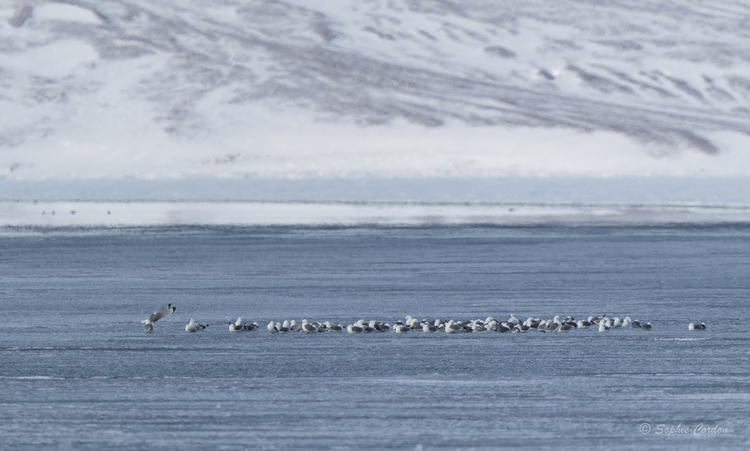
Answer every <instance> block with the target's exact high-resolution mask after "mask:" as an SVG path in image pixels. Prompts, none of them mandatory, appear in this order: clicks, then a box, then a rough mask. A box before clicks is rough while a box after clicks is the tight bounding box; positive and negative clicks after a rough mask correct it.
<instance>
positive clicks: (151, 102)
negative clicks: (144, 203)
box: [0, 1, 750, 180]
mask: <svg viewBox="0 0 750 451" xmlns="http://www.w3.org/2000/svg"><path fill="white" fill-rule="evenodd" d="M0 16H2V19H3V20H0V43H2V45H0V68H2V75H3V77H2V83H3V96H2V98H0V105H1V106H2V108H0V111H2V113H0V114H2V118H1V119H2V120H0V124H1V125H0V145H1V146H3V147H4V151H3V152H2V154H1V155H0V175H5V177H7V178H9V179H13V180H16V179H19V180H20V179H25V180H38V179H47V178H52V179H59V178H63V179H91V178H101V177H105V178H121V177H127V176H135V177H137V178H155V179H164V178H175V177H177V178H179V177H185V176H204V177H238V176H245V175H251V176H265V177H281V178H284V177H321V176H322V177H330V176H336V177H352V176H359V175H373V174H374V175H379V176H383V175H384V176H393V175H397V176H415V175H416V176H424V175H428V176H445V175H454V176H467V177H473V176H477V175H485V176H486V175H490V176H492V175H507V174H511V175H532V176H535V175H540V174H546V175H550V174H551V175H568V176H571V175H572V176H580V175H584V176H589V175H594V176H600V175H614V176H617V175H620V176H622V175H625V176H627V175H637V176H642V175H665V174H667V175H685V174H691V175H714V176H725V175H746V172H747V168H748V167H750V164H748V158H749V157H748V155H747V152H746V151H745V150H744V149H746V148H747V147H748V146H747V144H748V141H749V140H748V138H747V132H748V131H749V130H750V126H748V125H747V124H748V123H750V122H749V121H748V120H747V119H748V117H750V116H749V114H750V113H748V109H747V102H748V99H750V78H748V77H747V75H746V74H747V73H749V72H750V71H748V54H750V44H748V42H750V41H749V40H748V39H747V34H748V29H747V26H746V21H747V17H748V9H747V7H745V6H743V5H741V4H738V3H735V2H729V1H727V2H722V1H716V2H711V3H710V4H705V3H700V2H682V3H681V4H680V5H679V6H675V5H661V4H654V3H653V2H647V1H643V2H636V3H635V4H634V3H632V2H631V3H627V4H623V3H619V2H607V3H595V2H587V1H565V2H556V3H549V2H511V3H508V2H504V3H502V4H497V3H496V2H483V1H475V2H411V1H401V2H398V1H389V2H386V1H373V2H368V3H364V4H363V3H361V2H347V1H338V2H326V4H325V5H323V6H321V5H319V4H318V3H315V2H302V1H291V2H276V1H265V2H249V3H248V2H232V1H220V2H213V3H212V4H211V6H210V7H208V6H206V5H205V4H204V3H202V2H182V3H181V4H180V5H178V6H176V5H174V4H172V3H171V2H147V1H97V2H90V1H75V2H67V3H43V4H42V3H33V2H19V3H17V4H15V5H12V4H8V5H5V6H3V7H2V8H0Z"/></svg>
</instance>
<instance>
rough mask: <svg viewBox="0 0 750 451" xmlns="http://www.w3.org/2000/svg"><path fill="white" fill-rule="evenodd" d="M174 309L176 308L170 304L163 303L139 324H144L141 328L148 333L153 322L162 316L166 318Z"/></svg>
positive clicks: (151, 328) (152, 327)
mask: <svg viewBox="0 0 750 451" xmlns="http://www.w3.org/2000/svg"><path fill="white" fill-rule="evenodd" d="M175 310H177V307H172V304H167V305H165V306H164V307H162V308H160V309H159V310H157V311H155V312H154V313H152V314H151V316H149V317H148V318H146V319H144V320H143V321H141V324H144V326H143V329H144V330H145V331H146V332H148V333H150V332H153V331H154V323H155V322H157V321H159V320H160V319H162V318H166V317H167V316H169V315H171V314H172V313H174V311H175Z"/></svg>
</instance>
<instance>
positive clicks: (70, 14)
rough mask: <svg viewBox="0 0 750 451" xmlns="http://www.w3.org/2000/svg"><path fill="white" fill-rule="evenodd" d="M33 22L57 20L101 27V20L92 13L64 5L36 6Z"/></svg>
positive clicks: (84, 9) (78, 7)
mask: <svg viewBox="0 0 750 451" xmlns="http://www.w3.org/2000/svg"><path fill="white" fill-rule="evenodd" d="M32 20H34V21H46V20H59V21H66V22H80V23H85V24H92V25H101V24H102V20H101V18H99V16H97V15H96V14H95V13H94V12H93V11H91V10H90V9H86V8H81V7H80V6H75V5H68V4H65V3H50V4H46V5H41V6H37V7H35V8H34V12H33V14H32Z"/></svg>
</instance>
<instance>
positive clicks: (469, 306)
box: [0, 225, 750, 450]
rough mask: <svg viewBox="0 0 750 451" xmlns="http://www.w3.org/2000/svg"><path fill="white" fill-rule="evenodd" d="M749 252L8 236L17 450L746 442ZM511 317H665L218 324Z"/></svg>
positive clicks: (640, 238)
mask: <svg viewBox="0 0 750 451" xmlns="http://www.w3.org/2000/svg"><path fill="white" fill-rule="evenodd" d="M749 251H750V227H747V226H742V225H738V226H688V225H684V226H679V227H677V226H674V227H669V226H664V227H551V226H549V227H548V226H535V227H424V228H291V227H287V228H284V227H281V228H279V227H274V228H257V227H256V228H231V227H215V228H134V229H117V230H108V229H87V228H84V229H5V230H4V233H2V234H0V278H1V280H2V284H1V285H0V290H2V291H1V293H2V294H1V297H0V302H1V303H2V307H3V327H2V328H0V356H1V358H2V362H3V364H2V370H1V371H0V378H2V382H1V385H0V386H2V390H0V437H2V439H1V440H0V443H2V445H0V447H3V448H6V449H52V448H54V449H59V448H71V449H72V448H75V449H103V448H117V449H143V448H146V447H151V448H160V449H175V448H179V449H249V448H253V449H288V448H292V447H315V448H319V449H425V450H428V449H497V448H501V447H506V446H513V447H518V448H529V449H566V448H567V449H570V448H595V447H598V448H602V447H606V448H608V449H626V448H627V449H629V448H632V447H634V446H639V447H649V448H662V449H673V448H674V449H676V448H679V449H689V448H695V449H698V448H700V449H706V448H719V447H725V448H736V449H745V448H746V447H747V446H748V445H749V444H750V434H749V433H748V430H749V429H748V422H749V421H750V420H748V418H750V403H749V402H748V400H750V374H748V370H747V363H748V352H749V351H748V349H749V347H748V344H750V343H749V342H750V334H749V333H748V329H747V324H748V317H749V316H750V306H748V304H747V298H748V294H750V293H749V292H750V283H748V281H747V274H748V268H749V267H750V252H749ZM167 303H172V304H173V305H176V306H177V311H176V312H175V314H174V315H172V316H171V317H169V318H167V319H165V320H163V321H159V322H158V323H156V325H155V331H154V333H153V334H152V335H147V334H145V333H144V332H143V327H142V325H140V324H139V321H140V320H142V319H145V318H146V317H147V316H148V314H150V313H151V312H152V311H153V310H155V309H157V308H159V307H161V306H162V305H164V304H167ZM511 313H514V314H515V315H516V316H519V317H527V316H535V317H536V316H538V317H542V318H552V317H553V316H554V315H563V316H564V315H573V316H574V317H576V318H578V317H587V316H589V315H598V314H604V313H606V314H608V315H609V316H620V317H623V316H626V315H628V316H631V317H632V318H635V319H640V320H642V321H650V322H651V323H652V324H653V326H654V330H653V331H651V332H646V331H642V330H638V329H627V330H625V329H619V330H612V331H609V332H607V333H598V332H597V331H596V330H595V329H593V328H592V329H589V330H579V331H573V332H571V333H568V334H542V333H539V332H529V333H527V334H498V333H488V334H460V335H447V334H423V333H415V332H410V333H408V334H394V333H384V334H366V335H350V334H346V333H343V334H334V333H324V334H314V335H302V334H293V333H289V334H285V335H270V334H269V333H268V332H267V331H266V330H265V329H263V328H261V331H255V332H251V333H242V334H230V333H229V332H228V330H227V326H226V324H224V323H225V322H226V319H227V318H236V317H238V316H242V317H243V318H244V319H245V320H247V321H257V322H258V323H259V324H261V325H265V323H267V322H268V321H269V320H271V319H273V320H283V319H292V318H294V319H297V320H298V321H299V320H301V319H303V318H306V319H308V320H318V321H325V320H331V321H332V322H335V323H339V322H340V323H342V324H346V323H350V322H352V321H355V320H357V319H360V318H363V319H368V320H369V319H378V320H388V321H390V322H391V324H392V323H393V321H395V320H397V319H401V318H403V317H404V315H407V314H410V315H413V316H417V317H419V318H423V317H424V318H430V319H435V318H442V319H449V318H456V319H469V318H484V317H486V316H488V315H492V316H494V317H496V318H506V317H508V316H509V315H510V314H511ZM189 318H194V319H196V320H197V321H203V322H205V321H207V322H209V323H211V324H212V325H211V326H210V327H209V328H208V329H207V330H206V331H203V332H202V333H196V334H188V333H186V332H185V331H184V326H185V324H186V323H187V321H188V319H189ZM693 321H699V322H700V321H703V322H705V323H706V324H707V325H708V329H707V330H706V331H703V332H689V331H688V330H687V325H688V323H690V322H693ZM644 423H648V425H649V426H648V427H650V432H649V433H648V434H643V433H642V432H641V431H645V430H647V427H646V426H645V425H644ZM700 424H703V425H704V427H707V428H713V427H716V426H718V427H719V428H720V432H721V433H710V434H709V433H704V434H697V435H696V432H701V430H697V431H696V427H698V426H699V425H700ZM670 427H671V428H672V431H673V432H674V433H673V434H666V433H661V434H660V433H658V432H662V431H665V430H667V429H665V428H670ZM724 430H726V432H724ZM683 432H685V433H683ZM704 432H705V431H704Z"/></svg>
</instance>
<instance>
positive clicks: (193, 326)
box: [185, 318, 208, 332]
mask: <svg viewBox="0 0 750 451" xmlns="http://www.w3.org/2000/svg"><path fill="white" fill-rule="evenodd" d="M206 327H208V324H197V323H196V322H195V321H193V318H190V322H189V323H187V326H185V331H186V332H198V331H199V330H203V329H205V328H206Z"/></svg>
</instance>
